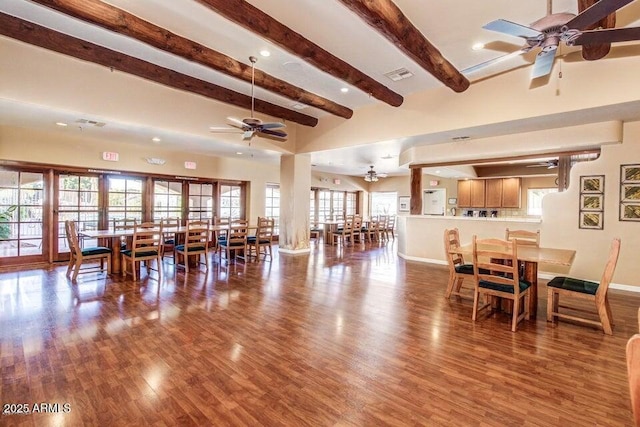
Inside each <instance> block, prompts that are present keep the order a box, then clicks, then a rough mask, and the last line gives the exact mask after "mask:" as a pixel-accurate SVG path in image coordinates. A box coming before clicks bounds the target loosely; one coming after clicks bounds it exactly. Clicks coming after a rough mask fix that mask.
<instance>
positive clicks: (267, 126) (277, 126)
mask: <svg viewBox="0 0 640 427" xmlns="http://www.w3.org/2000/svg"><path fill="white" fill-rule="evenodd" d="M260 127H261V128H262V129H280V128H283V127H286V126H285V124H284V123H280V122H269V123H262V124H261V125H260Z"/></svg>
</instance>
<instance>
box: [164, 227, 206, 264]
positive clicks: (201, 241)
mask: <svg viewBox="0 0 640 427" xmlns="http://www.w3.org/2000/svg"><path fill="white" fill-rule="evenodd" d="M210 239H211V230H210V226H209V221H206V220H205V221H200V220H197V221H189V222H187V230H186V232H185V236H184V244H180V245H176V246H175V247H174V249H173V251H174V253H173V258H174V260H175V263H176V268H178V267H179V266H182V267H184V271H185V272H186V273H188V272H189V257H190V256H192V255H193V256H195V257H196V263H197V264H202V262H201V261H200V257H201V255H204V265H205V268H206V269H207V271H208V270H209V241H210ZM179 256H182V262H183V263H182V264H180V262H179V260H180V258H179Z"/></svg>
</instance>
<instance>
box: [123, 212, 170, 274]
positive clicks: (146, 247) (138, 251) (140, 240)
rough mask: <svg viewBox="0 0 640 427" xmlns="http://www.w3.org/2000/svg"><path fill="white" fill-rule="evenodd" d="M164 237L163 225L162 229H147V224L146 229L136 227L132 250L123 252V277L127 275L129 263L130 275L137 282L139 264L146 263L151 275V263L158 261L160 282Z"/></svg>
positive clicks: (157, 269)
mask: <svg viewBox="0 0 640 427" xmlns="http://www.w3.org/2000/svg"><path fill="white" fill-rule="evenodd" d="M162 236H163V234H162V223H161V224H160V227H153V228H147V227H146V224H145V227H143V226H140V225H136V226H135V228H134V229H133V241H132V244H131V249H127V250H124V251H122V275H123V276H126V275H127V273H128V271H127V263H130V265H131V273H130V274H131V275H132V276H133V280H134V281H136V280H137V279H138V278H137V263H142V262H144V263H145V265H146V267H147V273H149V272H150V271H151V270H152V268H151V264H150V261H153V260H156V266H157V268H156V271H157V272H158V280H159V279H160V278H161V277H162V266H161V264H162Z"/></svg>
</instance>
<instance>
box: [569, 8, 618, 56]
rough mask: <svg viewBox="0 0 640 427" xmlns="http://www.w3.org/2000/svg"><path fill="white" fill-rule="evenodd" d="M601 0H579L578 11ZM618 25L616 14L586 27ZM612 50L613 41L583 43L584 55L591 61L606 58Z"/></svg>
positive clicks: (590, 28)
mask: <svg viewBox="0 0 640 427" xmlns="http://www.w3.org/2000/svg"><path fill="white" fill-rule="evenodd" d="M598 1H599V0H578V12H582V11H584V10H586V9H588V8H590V7H591V6H593V5H594V4H596V3H597V2H598ZM615 26H616V14H615V12H614V13H612V14H611V15H607V16H605V17H604V18H602V19H601V20H600V21H598V22H596V23H595V24H593V25H591V26H589V27H588V28H585V29H586V30H593V29H596V28H615ZM610 50H611V43H598V44H587V45H582V57H583V58H584V59H586V60H589V61H594V60H596V59H601V58H604V57H605V56H606V55H607V54H608V53H609V51H610Z"/></svg>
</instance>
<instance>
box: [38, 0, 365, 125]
mask: <svg viewBox="0 0 640 427" xmlns="http://www.w3.org/2000/svg"><path fill="white" fill-rule="evenodd" d="M33 1H34V3H38V4H41V5H44V6H48V7H50V8H52V9H55V10H57V11H59V12H62V13H64V14H66V15H70V16H73V17H75V18H77V19H80V20H83V21H85V22H89V23H92V24H95V25H99V26H101V27H102V28H105V29H107V30H110V31H113V32H116V33H118V34H122V35H125V36H128V37H131V38H134V39H136V40H139V41H141V42H143V43H146V44H149V45H151V46H153V47H155V48H158V49H161V50H163V51H165V52H168V53H171V54H174V55H178V56H181V57H183V58H185V59H187V60H189V61H193V62H197V63H199V64H201V65H204V66H206V67H210V68H212V69H214V70H216V71H219V72H222V73H225V74H227V75H230V76H232V77H236V78H239V79H241V80H244V81H246V82H249V83H250V82H251V66H250V65H247V64H244V63H242V62H239V61H237V60H235V59H233V58H231V57H229V56H227V55H224V54H222V53H220V52H217V51H215V50H213V49H211V48H209V47H207V46H204V45H202V44H200V43H197V42H194V41H191V40H189V39H186V38H184V37H181V36H179V35H177V34H175V33H172V32H171V31H168V30H166V29H164V28H161V27H159V26H157V25H155V24H152V23H151V22H148V21H145V20H143V19H140V18H138V17H137V16H135V15H132V14H130V13H128V12H126V11H124V10H122V9H118V8H116V7H114V6H111V5H109V4H106V3H103V2H101V1H98V0H33ZM255 84H256V85H257V86H260V87H263V88H265V89H267V90H269V91H271V92H274V93H277V94H279V95H282V96H284V97H286V98H289V99H292V100H294V101H297V102H300V103H302V104H306V105H310V106H313V107H316V108H319V109H321V110H324V111H326V112H328V113H331V114H334V115H336V116H339V117H343V118H345V119H349V118H351V116H352V115H353V111H352V110H351V109H349V108H347V107H345V106H343V105H340V104H338V103H336V102H333V101H331V100H329V99H326V98H323V97H321V96H318V95H315V94H313V93H310V92H308V91H306V90H304V89H302V88H299V87H297V86H294V85H291V84H289V83H287V82H285V81H283V80H280V79H278V78H275V77H273V76H270V75H268V74H266V73H264V72H262V71H260V70H257V69H256V70H255Z"/></svg>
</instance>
